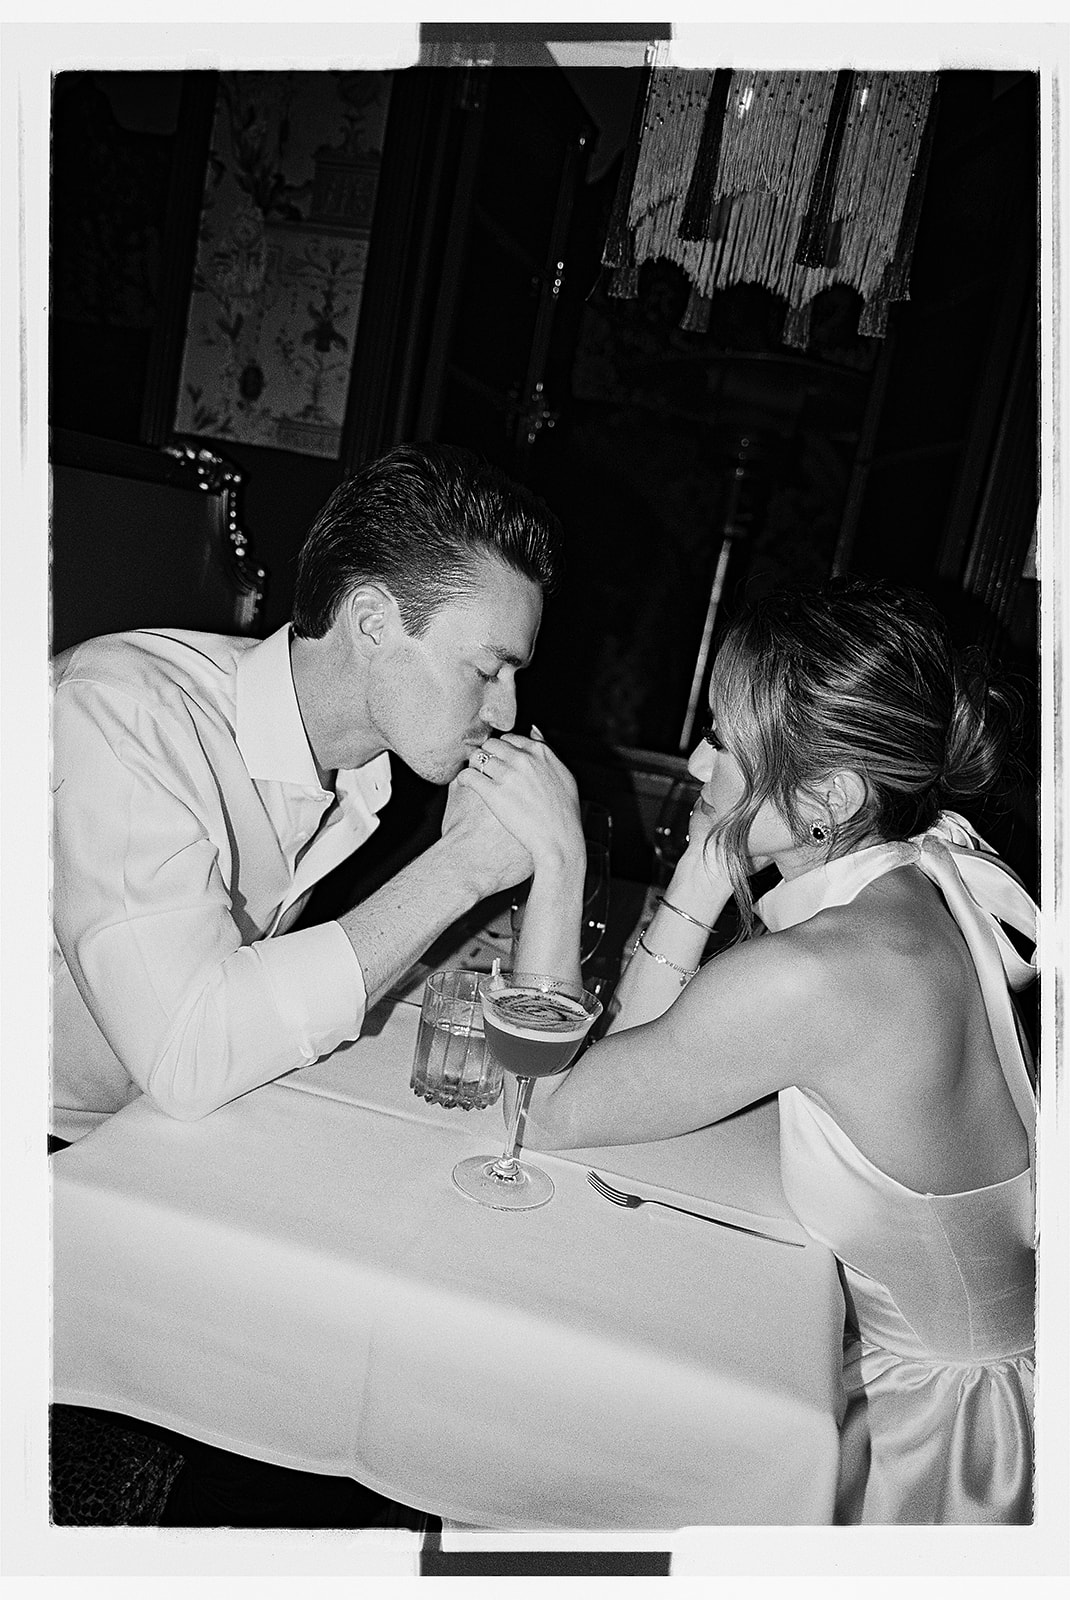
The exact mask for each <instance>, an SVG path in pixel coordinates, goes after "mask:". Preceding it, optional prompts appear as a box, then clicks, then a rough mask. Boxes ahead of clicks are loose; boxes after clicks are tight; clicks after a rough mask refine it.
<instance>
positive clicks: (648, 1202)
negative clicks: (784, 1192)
mask: <svg viewBox="0 0 1070 1600" xmlns="http://www.w3.org/2000/svg"><path fill="white" fill-rule="evenodd" d="M587 1182H588V1183H589V1184H590V1185H591V1187H592V1189H593V1190H594V1192H595V1193H596V1194H600V1195H601V1196H602V1198H603V1200H610V1201H612V1203H613V1204H614V1205H615V1206H624V1208H625V1209H626V1210H627V1211H635V1210H637V1209H638V1208H639V1206H664V1207H665V1210H666V1211H679V1212H680V1213H681V1214H682V1215H683V1216H685V1217H697V1218H698V1219H699V1221H700V1222H715V1223H716V1224H717V1225H718V1227H721V1228H731V1229H733V1231H734V1232H736V1233H749V1234H751V1235H752V1236H753V1237H754V1238H755V1239H769V1240H770V1241H771V1242H772V1243H773V1244H790V1245H793V1246H794V1247H795V1249H796V1250H802V1249H803V1248H804V1245H803V1241H802V1240H801V1239H785V1238H784V1237H783V1235H781V1234H779V1233H763V1232H762V1230H761V1229H760V1228H745V1227H744V1226H743V1224H742V1223H741V1222H726V1221H725V1219H724V1218H723V1217H711V1216H708V1215H707V1214H706V1212H704V1211H689V1210H688V1208H687V1206H674V1205H672V1204H671V1203H670V1202H669V1201H668V1200H655V1199H653V1198H652V1197H651V1196H649V1195H643V1194H629V1193H628V1191H627V1190H626V1189H614V1188H613V1186H612V1184H608V1183H607V1182H606V1180H605V1179H604V1178H600V1177H599V1176H598V1173H597V1172H591V1171H590V1170H589V1171H588V1173H587Z"/></svg>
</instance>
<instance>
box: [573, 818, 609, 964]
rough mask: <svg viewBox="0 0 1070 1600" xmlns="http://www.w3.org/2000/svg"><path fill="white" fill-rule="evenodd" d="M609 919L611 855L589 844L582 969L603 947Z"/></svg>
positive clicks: (582, 932)
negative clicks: (607, 919)
mask: <svg viewBox="0 0 1070 1600" xmlns="http://www.w3.org/2000/svg"><path fill="white" fill-rule="evenodd" d="M608 915H609V851H608V850H607V848H606V847H605V845H601V844H594V843H592V842H591V840H589V839H588V841H587V871H586V874H585V875H584V879H583V916H582V920H581V922H580V965H581V967H582V966H584V965H585V964H586V963H587V962H588V961H589V960H590V959H591V957H592V956H593V955H594V953H595V951H596V950H597V949H598V946H599V945H600V944H601V943H602V939H603V937H604V936H605V931H606V918H607V917H608Z"/></svg>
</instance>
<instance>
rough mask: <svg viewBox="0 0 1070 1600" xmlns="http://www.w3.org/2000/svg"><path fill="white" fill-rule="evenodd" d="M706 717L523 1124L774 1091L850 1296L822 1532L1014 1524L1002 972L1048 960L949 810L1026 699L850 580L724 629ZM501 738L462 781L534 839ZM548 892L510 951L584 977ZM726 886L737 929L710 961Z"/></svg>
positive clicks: (1018, 1133)
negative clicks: (706, 956) (663, 873)
mask: <svg viewBox="0 0 1070 1600" xmlns="http://www.w3.org/2000/svg"><path fill="white" fill-rule="evenodd" d="M710 710H711V717H710V722H709V724H708V725H707V727H706V730H705V732H704V734H703V737H702V739H701V741H700V743H699V745H698V747H697V748H696V750H695V751H694V753H693V755H692V757H691V760H690V770H691V772H692V774H693V775H694V776H695V777H696V778H697V779H700V780H701V782H702V791H701V798H700V799H699V801H698V803H697V805H696V807H695V810H694V813H693V816H692V824H691V833H690V840H689V843H688V846H687V849H686V851H685V853H684V855H683V857H682V859H681V860H680V862H679V865H678V866H677V869H676V872H675V875H674V877H673V879H672V882H671V883H670V884H669V886H668V888H667V889H666V890H665V892H664V896H663V898H662V900H661V902H660V904H659V905H658V909H657V913H656V915H655V916H654V918H653V920H652V921H651V922H650V924H649V926H648V927H647V928H646V929H645V930H644V932H643V934H642V937H641V939H640V941H639V943H638V945H637V947H636V950H635V954H634V956H633V957H632V959H631V961H630V963H629V965H628V967H627V970H626V972H625V974H624V976H623V978H622V979H621V982H620V984H619V986H618V990H617V995H616V997H615V1000H614V1004H613V1008H612V1009H613V1012H614V1015H613V1019H612V1023H611V1025H610V1027H609V1029H608V1031H607V1033H606V1036H605V1037H603V1038H602V1039H600V1040H598V1041H597V1042H596V1043H594V1044H593V1045H591V1046H590V1048H588V1049H587V1050H586V1052H585V1053H584V1054H583V1055H582V1056H581V1057H580V1059H579V1061H578V1062H577V1063H576V1065H575V1066H574V1067H573V1068H572V1070H571V1071H569V1072H568V1073H565V1074H562V1075H561V1076H560V1077H559V1078H555V1079H549V1080H546V1081H545V1082H544V1083H543V1084H542V1085H540V1086H539V1090H538V1093H537V1094H536V1095H535V1096H534V1099H533V1103H532V1106H531V1110H530V1112H529V1116H528V1122H527V1129H526V1142H527V1143H528V1144H532V1145H536V1146H539V1145H541V1146H542V1147H543V1148H545V1149H564V1148H570V1147H585V1146H599V1145H609V1144H631V1143H635V1142H638V1141H641V1140H648V1139H664V1138H668V1137H671V1136H673V1135H676V1134H680V1133H685V1132H689V1131H691V1130H693V1129H696V1128H700V1127H703V1126H706V1125H707V1124H709V1123H712V1122H715V1121H717V1120H718V1119H720V1118H721V1117H724V1116H727V1115H729V1114H730V1113H732V1112H734V1111H737V1110H739V1109H740V1108H742V1107H744V1106H746V1105H749V1104H751V1103H753V1102H754V1101H756V1100H758V1099H761V1098H763V1097H765V1096H768V1095H772V1094H774V1093H775V1094H777V1095H778V1097H779V1110H780V1130H781V1132H780V1139H781V1166H782V1176H783V1185H784V1190H785V1193H786V1195H787V1197H788V1200H789V1201H790V1203H791V1205H792V1208H793V1209H794V1211H795V1213H796V1215H797V1216H798V1218H799V1220H800V1222H801V1223H802V1225H803V1226H804V1227H805V1228H806V1230H807V1231H808V1232H809V1233H810V1234H811V1235H812V1236H813V1237H814V1238H815V1239H817V1240H819V1241H821V1242H822V1243H823V1244H825V1245H826V1246H827V1247H828V1248H829V1249H830V1250H832V1251H833V1252H834V1254H835V1255H836V1257H837V1260H838V1262H839V1269H840V1277H841V1282H842V1286H843V1293H844V1301H845V1308H846V1317H845V1346H844V1351H845V1354H844V1369H843V1373H844V1412H843V1418H842V1424H841V1472H840V1483H839V1491H838V1496H837V1505H836V1512H835V1519H836V1521H838V1522H843V1523H885V1524H887V1523H972V1522H977V1523H1000V1522H1003V1523H1023V1522H1029V1521H1030V1520H1031V1517H1032V1476H1033V1472H1032V1468H1033V1413H1032V1405H1033V1371H1034V1358H1033V1337H1034V1327H1033V1324H1034V1255H1033V1245H1034V1176H1033V1175H1034V1148H1033V1140H1034V1123H1035V1111H1036V1106H1035V1098H1034V1087H1033V1082H1032V1072H1031V1066H1030V1064H1029V1062H1028V1059H1027V1050H1026V1047H1025V1046H1024V1044H1023V1041H1022V1037H1021V1034H1020V1029H1019V1028H1018V1026H1017V1023H1016V1018H1015V1013H1014V1009H1013V1006H1012V1003H1011V999H1010V990H1012V989H1018V988H1022V987H1024V986H1025V985H1026V984H1027V983H1028V982H1029V981H1030V980H1031V979H1032V978H1033V976H1034V970H1033V967H1032V965H1031V964H1030V962H1028V961H1027V960H1025V959H1023V957H1022V956H1021V955H1020V954H1019V953H1018V949H1017V948H1016V946H1015V944H1013V943H1012V942H1011V940H1010V939H1009V938H1008V937H1007V934H1006V932H1005V931H1004V925H1006V926H1010V927H1013V928H1016V929H1017V930H1018V931H1019V933H1021V934H1022V935H1024V936H1025V939H1026V940H1027V941H1030V948H1031V942H1032V941H1035V936H1036V935H1035V907H1034V905H1033V903H1032V901H1031V900H1030V898H1029V896H1028V895H1027V894H1026V892H1025V890H1024V888H1023V887H1022V885H1021V884H1020V883H1019V881H1018V879H1017V878H1016V877H1015V876H1014V874H1013V873H1012V872H1011V871H1010V870H1009V868H1007V867H1006V866H1005V865H1004V864H1003V863H1002V862H1001V861H1000V860H999V859H998V858H997V857H996V856H995V855H994V854H993V853H992V851H991V850H990V848H989V847H988V846H987V845H986V844H985V843H984V842H983V841H982V840H981V839H980V838H978V836H977V835H976V834H975V833H974V832H973V830H972V828H971V827H970V825H969V824H968V823H967V822H966V821H965V820H964V819H963V818H962V817H961V816H960V815H958V814H957V813H956V812H952V811H948V810H946V809H944V807H945V802H947V801H949V800H953V801H954V802H956V803H960V802H961V801H963V800H966V799H968V797H969V796H971V795H973V796H979V795H983V794H986V793H988V792H989V791H990V789H991V788H992V785H993V784H994V783H995V781H996V778H997V774H998V772H999V769H1000V766H1001V763H1002V762H1003V760H1004V757H1005V754H1006V750H1007V747H1008V740H1009V736H1010V734H1011V731H1012V729H1011V723H1012V721H1013V712H1012V706H1011V702H1010V701H1009V699H1008V698H1007V696H1006V695H1005V694H1004V692H1003V691H1002V690H1001V689H1000V688H999V687H998V686H997V685H996V684H995V683H993V682H990V681H987V680H986V679H985V677H984V676H979V675H978V674H977V673H976V672H974V673H972V674H971V673H967V672H966V671H965V670H964V668H963V667H962V666H961V664H960V663H959V662H958V661H957V660H956V658H955V656H954V654H953V652H952V649H951V646H950V643H949V640H948V636H947V632H946V629H945V627H944V624H943V622H942V620H941V619H940V618H939V616H938V615H937V613H936V612H935V611H934V610H933V609H932V608H931V607H930V606H929V604H928V602H927V601H925V600H923V599H922V598H921V597H920V596H916V595H911V594H909V593H906V592H904V591H899V590H894V589H891V588H888V587H887V586H884V585H880V584H875V583H868V582H863V581H853V582H848V583H842V584H833V585H829V586H828V587H827V588H825V589H822V590H817V591H790V592H785V593H782V594H779V595H773V596H769V597H767V598H766V599H764V600H762V601H760V602H758V603H757V604H755V605H754V606H752V607H751V608H750V609H749V610H748V611H747V612H746V613H745V614H744V615H742V616H741V617H739V618H738V619H737V620H736V621H735V622H734V623H733V624H732V626H731V627H730V629H729V631H728V633H727V635H726V637H725V640H724V642H723V644H722V646H721V648H720V650H719V652H718V654H717V658H716V662H715V664H714V669H713V674H712V683H711V697H710ZM487 749H488V750H490V751H491V752H492V753H493V756H494V759H493V760H492V761H489V762H487V763H484V765H485V766H486V767H487V768H488V770H487V771H485V772H481V773H480V774H478V775H476V774H470V775H469V779H468V781H470V782H472V783H476V784H478V785H480V787H481V789H482V792H483V793H484V794H485V796H486V798H487V802H488V804H490V805H491V806H492V808H493V809H495V811H496V812H497V814H498V815H499V817H500V819H501V820H502V821H504V822H505V823H506V825H507V826H508V825H510V823H512V825H513V827H514V831H515V832H517V833H518V835H520V836H521V837H522V836H523V827H524V825H525V818H524V816H522V815H521V811H520V807H521V804H523V806H524V808H525V809H526V812H527V815H528V816H529V817H530V815H531V790H530V787H529V788H525V781H526V780H527V781H528V782H530V779H531V772H530V770H527V771H526V770H525V768H526V764H529V763H531V762H532V761H533V760H534V761H535V762H536V763H537V762H538V760H539V758H540V756H541V752H540V751H538V750H535V751H534V754H533V751H532V748H531V742H530V741H526V740H522V739H519V738H514V736H512V735H508V734H507V735H505V736H504V738H503V739H502V740H491V741H489V742H488V746H487ZM543 768H544V772H543V777H544V779H545V778H546V773H547V772H548V771H549V765H548V764H547V763H545V762H544V763H543ZM522 795H523V796H524V799H523V802H521V796H522ZM770 863H773V864H775V866H776V867H777V868H778V869H779V873H780V881H779V882H778V883H777V884H776V887H775V888H773V889H772V890H771V891H770V892H769V893H767V894H766V895H764V896H763V898H762V899H761V900H760V901H759V902H758V903H757V904H756V905H753V904H752V902H751V897H750V893H749V888H748V879H749V878H750V877H751V876H752V875H753V874H754V872H755V871H756V870H757V869H758V868H759V867H762V866H766V865H768V864H770ZM538 887H539V886H538V883H537V882H536V883H535V885H533V889H532V898H531V899H530V900H529V905H528V913H527V915H526V918H525V924H524V931H523V943H522V945H521V949H520V953H519V958H518V960H519V965H520V966H521V967H522V968H523V969H525V970H529V971H555V972H561V973H563V974H566V975H576V974H578V959H577V942H578V930H577V927H576V926H575V919H574V918H573V917H572V916H571V915H569V916H567V917H564V918H562V916H561V915H560V914H557V915H555V912H554V907H553V906H552V904H550V902H549V897H544V898H543V899H542V900H540V897H539V894H538ZM733 894H734V895H735V897H736V900H737V902H738V905H739V908H740V914H741V921H742V928H743V936H742V937H741V938H739V939H738V940H737V941H736V942H735V943H734V944H733V945H732V946H730V947H729V948H728V949H726V950H724V951H722V952H721V953H720V954H718V955H717V956H715V957H714V958H713V959H712V960H710V961H709V962H707V963H706V964H705V965H701V964H700V963H701V958H702V954H703V951H704V948H705V946H706V943H707V939H708V936H709V932H710V930H711V929H712V928H713V925H714V924H715V923H716V921H717V919H718V917H719V916H720V913H721V911H722V910H723V908H724V907H725V905H726V903H727V901H728V899H729V897H730V895H733Z"/></svg>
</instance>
